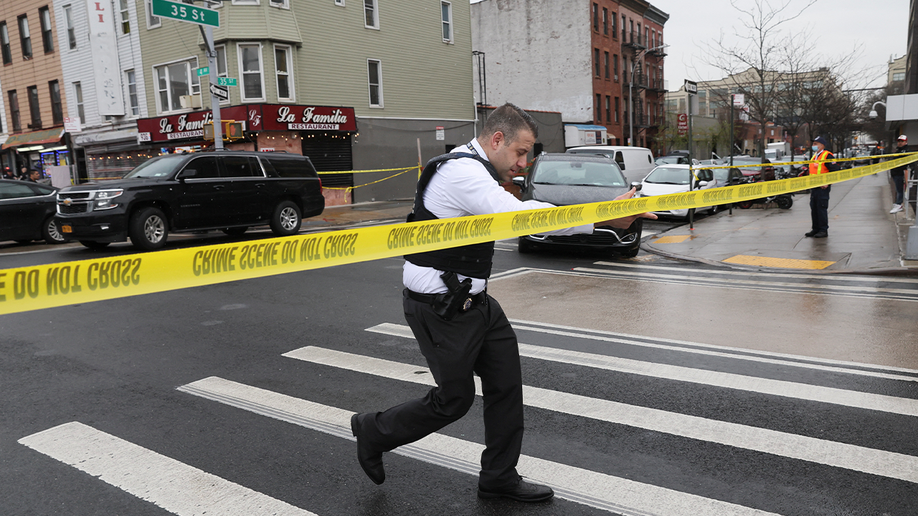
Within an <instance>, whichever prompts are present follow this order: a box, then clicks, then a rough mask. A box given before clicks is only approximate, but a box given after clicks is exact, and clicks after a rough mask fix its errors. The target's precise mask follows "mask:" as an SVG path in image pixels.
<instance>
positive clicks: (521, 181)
mask: <svg viewBox="0 0 918 516" xmlns="http://www.w3.org/2000/svg"><path fill="white" fill-rule="evenodd" d="M510 181H512V182H513V184H515V185H516V186H518V187H520V191H525V190H526V178H525V177H524V176H513V178H512V179H511V180H510Z"/></svg>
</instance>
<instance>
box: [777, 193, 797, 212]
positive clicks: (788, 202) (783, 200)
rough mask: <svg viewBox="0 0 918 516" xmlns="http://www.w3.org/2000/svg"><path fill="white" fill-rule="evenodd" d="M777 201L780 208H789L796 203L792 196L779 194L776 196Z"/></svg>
mask: <svg viewBox="0 0 918 516" xmlns="http://www.w3.org/2000/svg"><path fill="white" fill-rule="evenodd" d="M775 203H777V205H778V208H781V209H782V210H789V209H790V207H791V206H793V205H794V199H792V198H791V197H790V196H784V195H779V196H777V197H775Z"/></svg>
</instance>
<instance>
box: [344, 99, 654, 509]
mask: <svg viewBox="0 0 918 516" xmlns="http://www.w3.org/2000/svg"><path fill="white" fill-rule="evenodd" d="M537 137H538V128H537V126H536V123H535V121H534V120H533V119H532V117H531V116H530V115H529V114H528V113H526V112H525V111H523V110H522V109H520V108H518V107H516V106H514V105H513V104H509V103H508V104H504V105H503V106H501V107H499V108H497V109H495V110H494V112H493V113H491V116H489V117H488V119H487V121H486V122H485V124H484V127H483V128H482V131H481V135H480V136H478V138H476V139H474V140H472V141H471V142H469V143H468V144H467V145H464V146H461V147H457V148H456V149H454V150H453V152H452V153H450V154H446V155H443V156H439V157H437V158H434V159H432V160H431V161H430V162H428V164H427V166H426V167H425V168H424V172H423V173H422V174H421V177H420V179H419V180H418V186H417V194H416V197H415V202H414V212H413V213H412V214H411V215H409V218H408V220H409V221H412V220H414V221H422V220H432V219H441V218H450V217H463V216H470V215H485V214H492V213H501V212H512V211H520V210H530V209H537V208H549V207H552V205H551V204H548V203H543V202H538V201H525V202H523V201H520V200H518V199H517V198H516V197H514V196H513V195H512V194H510V193H509V192H507V191H506V190H504V189H503V188H502V187H501V186H500V184H501V182H506V181H509V180H510V178H511V177H512V175H513V173H514V172H516V171H518V170H519V169H520V168H522V167H524V166H526V157H527V155H528V153H529V151H530V150H531V149H532V146H533V144H535V141H536V138H537ZM633 195H634V190H631V191H630V192H628V193H626V194H624V195H622V196H620V197H619V198H623V199H624V198H630V197H631V196H633ZM638 217H644V218H650V219H655V218H656V216H655V215H653V214H651V213H645V214H642V215H639V216H633V217H626V218H622V219H616V220H613V221H605V222H601V223H599V224H601V225H613V226H616V227H623V228H625V227H628V226H630V225H631V223H632V222H633V221H634V220H635V219H636V218H638ZM592 231H593V224H586V225H582V226H577V227H572V228H566V229H562V230H558V231H555V232H553V233H555V234H566V235H570V234H577V233H592ZM493 254H494V242H493V241H492V242H485V243H481V244H473V245H467V246H462V247H456V248H452V249H443V250H438V251H431V252H426V253H418V254H412V255H408V256H406V257H405V259H406V261H405V265H404V268H403V273H402V280H403V283H404V285H405V290H404V296H403V297H404V300H403V303H404V310H405V319H406V320H407V321H408V325H409V326H410V327H411V330H412V332H413V333H414V336H415V338H416V339H417V341H418V346H419V347H420V350H421V353H422V354H423V355H424V357H425V358H426V359H427V364H428V366H429V368H430V372H431V374H432V375H433V378H434V380H435V381H436V383H437V386H436V387H434V388H433V389H431V390H430V391H429V392H428V393H427V395H426V396H425V397H423V398H420V399H415V400H412V401H408V402H405V403H403V404H401V405H398V406H395V407H392V408H390V409H388V410H386V411H384V412H370V413H362V414H355V415H354V416H353V417H352V418H351V430H352V432H353V434H354V435H355V436H356V437H357V460H358V462H359V463H360V466H361V467H362V468H363V470H364V472H365V473H366V474H367V476H369V477H370V479H371V480H372V481H373V482H375V483H376V484H382V483H383V481H385V478H386V476H385V470H384V469H383V462H382V454H383V452H387V451H391V450H393V449H394V448H397V447H399V446H402V445H405V444H408V443H412V442H414V441H417V440H419V439H421V438H423V437H425V436H427V435H429V434H431V433H433V432H436V431H437V430H439V429H441V428H443V427H444V426H446V425H448V424H450V423H452V422H453V421H456V420H458V419H459V418H461V417H462V416H464V415H465V413H466V412H468V410H469V408H471V406H472V403H473V401H474V400H475V381H474V374H477V375H478V376H479V377H480V378H481V383H482V391H483V394H484V425H485V450H484V452H483V453H482V455H481V471H480V474H479V480H478V496H479V497H480V498H509V499H512V500H517V501H522V502H541V501H545V500H549V499H550V498H551V497H552V496H554V492H553V491H552V489H551V488H550V487H548V486H543V485H539V484H534V483H530V482H527V481H525V480H523V479H522V477H521V476H520V475H519V474H518V473H517V471H516V465H517V462H518V460H519V457H520V450H521V446H522V441H523V384H522V372H521V367H520V356H519V348H518V345H517V340H516V334H515V333H514V331H513V328H511V327H510V322H509V321H508V320H507V317H506V316H505V315H504V311H503V309H501V307H500V305H499V304H498V303H497V301H495V300H494V298H492V297H491V296H489V295H488V294H487V292H486V287H487V281H488V277H489V276H490V274H491V265H492V257H493Z"/></svg>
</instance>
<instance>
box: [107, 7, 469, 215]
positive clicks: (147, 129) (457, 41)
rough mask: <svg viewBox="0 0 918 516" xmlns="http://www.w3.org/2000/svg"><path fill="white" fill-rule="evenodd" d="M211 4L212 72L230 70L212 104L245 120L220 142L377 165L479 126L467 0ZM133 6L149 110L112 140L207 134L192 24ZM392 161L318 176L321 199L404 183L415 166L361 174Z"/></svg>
mask: <svg viewBox="0 0 918 516" xmlns="http://www.w3.org/2000/svg"><path fill="white" fill-rule="evenodd" d="M196 5H199V6H200V5H202V4H201V2H198V3H197V4H196ZM211 5H212V7H213V8H214V9H215V10H216V11H218V12H219V18H220V26H219V28H215V29H213V35H214V44H215V48H216V50H217V72H218V74H219V75H220V76H224V77H229V78H235V79H237V81H238V82H237V84H238V86H235V87H229V88H228V90H229V99H228V100H225V101H222V102H221V104H220V105H221V110H220V112H221V117H222V118H223V120H236V121H245V131H244V135H245V138H244V139H242V140H235V141H233V142H227V143H226V144H225V146H226V147H227V148H233V149H246V150H258V151H275V152H281V151H283V152H290V153H296V154H305V155H307V156H309V157H310V158H311V159H312V160H313V162H314V163H315V165H316V168H317V169H318V170H319V171H349V170H376V169H389V168H396V167H409V166H415V165H417V164H418V161H419V155H420V159H421V160H422V161H426V160H427V159H429V158H431V157H433V156H435V155H438V154H442V153H443V152H446V151H447V150H449V149H451V148H452V147H453V146H457V145H462V144H464V143H466V142H467V141H469V140H471V139H472V138H473V137H474V136H475V133H476V129H477V127H476V116H475V113H476V110H475V103H474V98H473V91H472V48H471V34H470V21H469V4H468V3H467V2H452V1H445V0H224V1H222V2H211ZM135 7H136V13H137V18H138V20H137V22H138V23H137V32H138V34H139V40H140V47H141V56H142V61H143V66H144V69H145V70H144V71H145V74H144V75H145V77H146V81H145V82H146V84H145V85H144V88H142V90H143V92H142V97H143V98H144V99H145V102H146V107H147V113H148V114H149V115H148V117H146V118H141V119H138V120H137V131H138V137H137V144H136V145H137V146H136V148H132V149H122V150H121V151H120V152H122V153H130V152H145V153H147V154H152V155H156V154H159V153H161V152H183V151H196V150H201V149H205V148H207V147H208V146H210V145H212V142H208V141H206V140H204V138H203V125H205V124H206V123H207V122H209V121H210V120H211V117H212V114H211V111H210V106H211V93H210V87H211V85H210V81H209V78H208V77H207V76H202V77H198V76H197V74H196V70H197V69H198V68H199V67H204V66H207V56H206V54H205V45H204V39H203V35H202V32H201V30H200V28H199V26H197V25H195V24H191V23H185V22H181V21H176V20H172V19H170V18H166V17H156V16H153V13H152V10H151V0H136V5H135ZM393 174H395V172H373V173H359V174H348V173H344V174H336V175H326V176H323V184H324V186H325V187H326V188H327V190H328V191H327V192H326V196H327V197H328V204H343V203H349V202H360V201H369V200H383V199H395V198H410V197H413V195H414V186H415V182H416V180H417V174H416V173H411V172H409V173H405V174H402V175H400V176H398V177H394V178H391V179H386V180H384V181H380V182H378V183H375V184H372V185H368V186H361V185H364V184H367V183H372V182H374V181H379V180H381V179H384V178H387V177H389V176H392V175H393ZM350 186H356V187H357V188H354V189H353V190H347V189H346V188H347V187H350ZM336 188H337V189H336Z"/></svg>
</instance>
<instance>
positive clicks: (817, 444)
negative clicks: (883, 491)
mask: <svg viewBox="0 0 918 516" xmlns="http://www.w3.org/2000/svg"><path fill="white" fill-rule="evenodd" d="M283 356H285V357H289V358H295V359H297V360H303V361H307V362H312V363H316V364H322V365H327V366H331V367H338V368H341V369H347V370H350V371H356V372H360V373H365V374H372V375H375V376H381V377H384V378H390V379H393V380H399V381H403V382H411V383H419V384H422V385H431V386H433V385H435V382H434V380H433V377H432V376H431V375H430V373H429V372H428V370H427V368H425V367H419V366H416V365H411V364H402V363H398V362H392V361H389V360H383V359H379V358H373V357H367V356H362V355H354V354H351V353H344V352H341V351H335V350H330V349H325V348H318V347H315V346H306V347H303V348H299V349H295V350H293V351H289V352H287V353H284V355H283ZM475 386H476V393H477V394H478V395H479V396H480V395H481V381H480V379H479V378H478V377H475ZM523 400H524V402H525V404H526V405H528V406H532V407H539V408H543V409H547V410H552V411H555V412H560V413H564V414H570V415H574V416H580V417H586V418H591V419H596V420H599V421H606V422H609V423H615V424H620V425H627V426H631V427H636V428H643V429H646V430H651V431H655V432H662V433H666V434H670V435H676V436H680V437H687V438H690V439H698V440H701V441H707V442H713V443H718V444H723V445H727V446H733V447H735V448H741V449H746V450H752V451H757V452H762V453H768V454H771V455H778V456H781V457H789V458H792V459H799V460H804V461H808V462H813V463H816V464H824V465H827V466H833V467H837V468H844V469H849V470H853V471H861V472H864V473H869V474H872V475H880V476H883V477H889V478H895V479H899V480H905V481H908V482H915V483H918V457H913V456H910V455H904V454H901V453H894V452H888V451H883V450H875V449H872V448H866V447H863V446H855V445H851V444H844V443H838V442H834V441H827V440H824V439H816V438H814V437H806V436H801V435H795V434H790V433H786V432H778V431H775V430H769V429H765V428H757V427H752V426H747V425H740V424H736V423H727V422H723V421H716V420H711V419H706V418H702V417H697V416H688V415H684V414H677V413H673V412H667V411H665V410H658V409H651V408H646V407H639V406H635V405H628V404H625V403H618V402H614V401H608V400H601V399H596V398H588V397H586V396H580V395H577V394H569V393H564V392H557V391H552V390H548V389H541V388H538V387H531V386H525V385H524V386H523Z"/></svg>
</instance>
